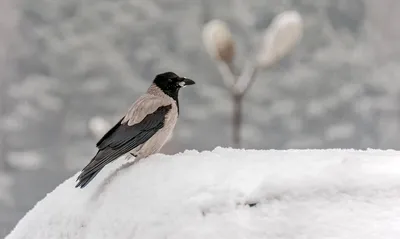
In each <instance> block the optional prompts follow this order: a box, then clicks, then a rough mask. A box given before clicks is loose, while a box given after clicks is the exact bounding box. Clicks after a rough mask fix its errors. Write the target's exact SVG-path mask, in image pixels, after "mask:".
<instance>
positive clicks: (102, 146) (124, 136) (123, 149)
mask: <svg viewBox="0 0 400 239" xmlns="http://www.w3.org/2000/svg"><path fill="white" fill-rule="evenodd" d="M138 104H139V105H142V104H143V103H140V102H139V103H138ZM151 105H153V106H152V107H153V108H154V104H151ZM150 108H151V107H150ZM171 108H172V105H171V104H169V105H161V106H160V105H158V107H157V108H155V110H153V111H151V113H149V110H147V112H148V113H147V114H146V115H145V116H144V117H142V116H143V114H144V113H143V112H138V110H140V109H141V107H132V108H131V109H130V111H128V113H127V115H126V116H125V117H124V118H122V119H121V120H120V121H119V122H118V123H117V124H116V125H114V126H113V127H112V128H111V129H110V130H109V131H108V132H107V133H106V134H105V135H104V136H103V137H102V138H101V139H100V140H99V141H98V142H97V144H96V146H97V147H98V148H99V151H98V152H97V154H96V156H95V157H94V158H93V159H92V160H91V161H90V162H89V164H88V165H86V167H85V168H84V169H83V170H82V172H81V174H80V175H79V177H78V181H79V182H78V184H77V185H76V187H85V186H86V185H87V184H88V183H89V182H90V181H91V180H92V179H93V178H94V177H95V176H96V175H97V174H98V172H99V171H100V170H101V169H103V168H104V166H106V165H107V164H109V163H110V162H112V161H114V160H116V159H117V158H119V157H120V156H122V155H124V154H126V153H128V152H129V151H131V150H133V149H134V148H136V147H138V146H140V145H141V144H143V143H145V142H146V141H147V140H149V139H150V138H151V137H152V136H153V135H154V134H155V133H157V131H158V130H160V129H161V128H162V127H163V126H164V122H165V118H166V115H167V114H168V112H169V111H170V110H171ZM135 112H136V113H135ZM140 118H142V119H141V121H140V122H137V123H135V124H133V125H129V122H130V120H133V122H135V121H137V119H140Z"/></svg>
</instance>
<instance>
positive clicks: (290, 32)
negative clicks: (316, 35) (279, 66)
mask: <svg viewBox="0 0 400 239" xmlns="http://www.w3.org/2000/svg"><path fill="white" fill-rule="evenodd" d="M302 35H303V20H302V18H301V16H300V14H299V13H298V12H296V11H286V12H283V13H281V14H279V15H277V16H276V17H275V18H274V20H273V21H272V23H271V24H270V26H269V27H268V28H267V29H266V31H265V34H264V37H263V41H262V43H261V48H260V51H259V53H258V55H257V64H258V66H259V67H263V68H266V67H269V66H270V65H272V64H274V63H275V62H277V61H278V60H280V59H281V58H282V57H284V56H285V55H286V54H288V53H289V52H290V51H291V50H292V49H293V48H294V46H295V45H296V43H297V42H298V41H299V40H300V39H301V37H302Z"/></svg>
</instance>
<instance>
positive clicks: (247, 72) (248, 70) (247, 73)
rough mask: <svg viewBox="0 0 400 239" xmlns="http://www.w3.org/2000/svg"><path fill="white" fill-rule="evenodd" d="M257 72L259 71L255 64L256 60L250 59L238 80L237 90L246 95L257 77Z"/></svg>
mask: <svg viewBox="0 0 400 239" xmlns="http://www.w3.org/2000/svg"><path fill="white" fill-rule="evenodd" d="M256 73H257V67H256V64H254V62H252V61H250V60H249V61H247V63H246V65H245V67H244V69H243V71H242V74H241V75H240V77H239V79H238V81H237V82H236V84H235V86H234V88H235V91H236V92H237V93H238V94H240V95H244V94H245V93H246V92H247V91H248V90H249V89H250V87H251V86H252V85H253V83H254V81H255V79H256V77H255V75H256Z"/></svg>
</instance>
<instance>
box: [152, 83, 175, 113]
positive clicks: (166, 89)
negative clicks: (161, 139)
mask: <svg viewBox="0 0 400 239" xmlns="http://www.w3.org/2000/svg"><path fill="white" fill-rule="evenodd" d="M156 85H157V84H156ZM157 86H158V85H157ZM158 87H159V88H160V89H161V90H162V92H164V94H166V95H168V96H169V97H171V98H172V99H173V100H174V101H175V102H176V107H177V109H178V115H179V99H178V95H179V88H177V87H169V86H158Z"/></svg>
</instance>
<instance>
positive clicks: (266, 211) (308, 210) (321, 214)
mask: <svg viewBox="0 0 400 239" xmlns="http://www.w3.org/2000/svg"><path fill="white" fill-rule="evenodd" d="M125 162H126V160H124V159H123V158H121V159H119V160H118V161H117V162H115V163H114V164H112V165H110V166H108V167H106V168H105V169H104V170H103V171H102V172H101V173H100V174H99V175H98V176H97V177H96V178H95V179H94V180H93V181H92V182H91V183H90V184H89V185H88V186H87V187H86V188H84V189H77V188H75V187H74V186H75V179H76V177H77V175H74V176H73V177H72V178H70V179H68V180H66V181H65V182H64V183H62V184H61V185H60V186H58V187H57V188H56V189H55V190H54V191H53V192H51V193H50V194H48V195H47V196H46V197H45V198H44V199H43V200H41V201H40V202H39V203H37V205H36V206H35V207H34V208H33V209H32V210H31V211H30V212H28V213H27V214H26V216H25V217H24V218H22V219H21V221H20V222H19V223H18V224H17V226H16V227H15V229H14V230H13V231H12V232H11V233H10V234H9V235H8V236H7V237H6V239H23V238H29V239H55V238H64V239H72V238H76V239H78V238H79V239H91V238H93V239H102V238H107V239H110V238H113V239H119V238H124V239H125V238H127V239H128V238H129V239H135V238H138V239H161V238H170V239H188V238H190V239H196V238H207V239H213V238H218V239H221V238H223V239H225V238H226V239H236V238H237V239H239V238H241V239H242V238H251V239H258V238H263V239H265V238H268V239H278V238H279V239H285V238H287V239H289V238H290V239H296V238H307V239H314V238H315V239H325V238H326V239H327V238H335V239H339V238H340V239H345V238H346V239H347V238H348V239H350V238H351V239H355V238H360V239H361V238H362V239H371V238H377V239H378V238H379V239H383V238H385V239H392V238H393V239H398V238H400V152H398V151H381V150H366V151H356V150H287V151H279V150H236V149H225V148H216V149H215V150H213V151H211V152H210V151H205V152H200V153H199V152H197V151H186V152H184V153H181V154H177V155H173V156H166V155H161V154H157V155H153V156H151V157H149V158H147V159H143V160H142V161H141V162H140V163H138V164H136V165H134V166H132V167H128V168H125V169H123V170H120V171H119V172H118V173H117V174H115V173H114V172H115V170H116V169H117V168H118V167H119V166H120V165H121V164H123V163H125ZM110 175H113V176H111V177H110Z"/></svg>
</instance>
